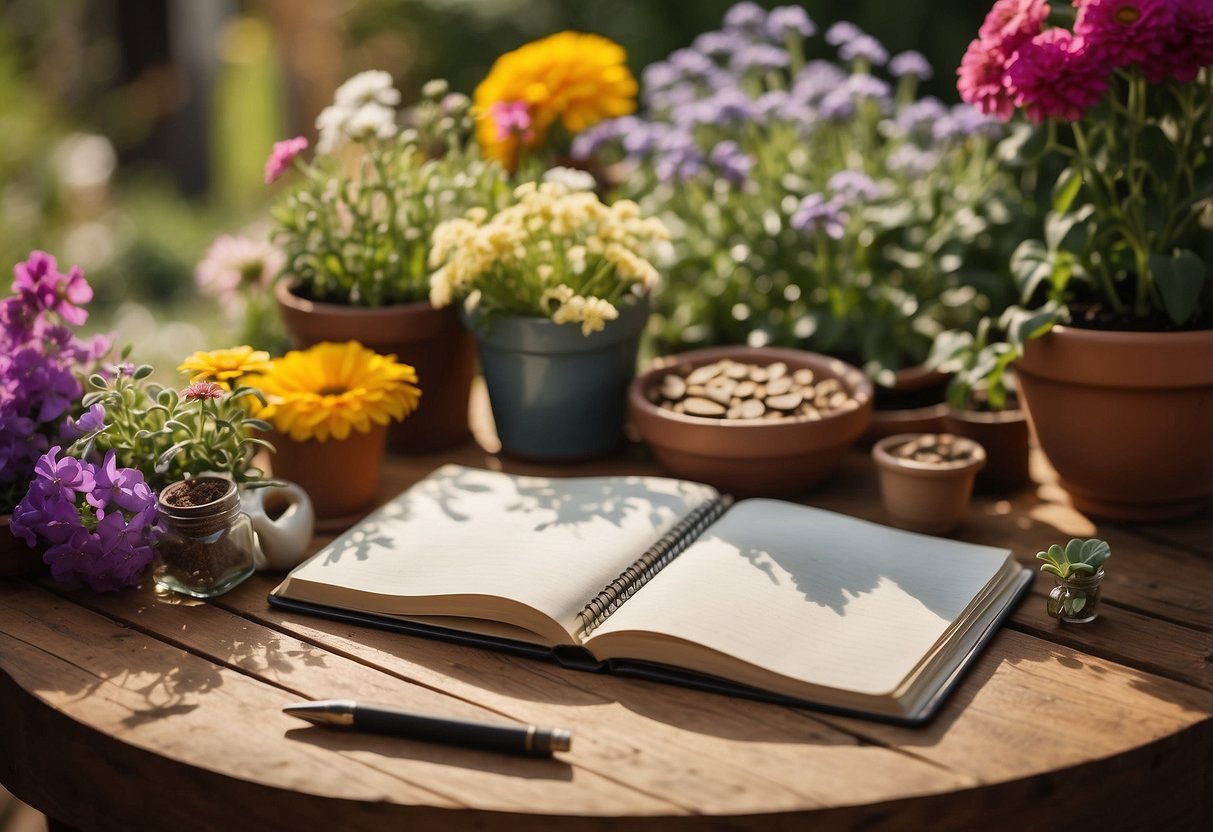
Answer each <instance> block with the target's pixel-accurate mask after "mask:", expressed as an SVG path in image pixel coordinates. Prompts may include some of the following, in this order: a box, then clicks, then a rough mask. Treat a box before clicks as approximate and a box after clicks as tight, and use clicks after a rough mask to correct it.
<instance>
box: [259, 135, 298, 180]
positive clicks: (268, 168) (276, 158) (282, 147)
mask: <svg viewBox="0 0 1213 832" xmlns="http://www.w3.org/2000/svg"><path fill="white" fill-rule="evenodd" d="M304 150H307V139H306V138H304V137H303V136H296V137H295V138H293V139H284V140H283V141H280V142H277V143H275V144H274V149H273V150H271V151H270V157H269V158H268V159H266V160H265V184H267V185H269V184H271V183H273V182H276V181H278V177H280V176H282V174H284V173H286V169H287V168H289V167H290V166H291V162H293V161H295V157H296V156H298V155H299V154H300V153H302V152H303V151H304Z"/></svg>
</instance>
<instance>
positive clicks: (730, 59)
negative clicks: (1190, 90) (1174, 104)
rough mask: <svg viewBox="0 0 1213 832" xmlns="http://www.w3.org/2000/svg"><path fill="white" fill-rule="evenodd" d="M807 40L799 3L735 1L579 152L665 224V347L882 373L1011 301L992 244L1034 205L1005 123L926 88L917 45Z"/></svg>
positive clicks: (659, 340) (590, 134)
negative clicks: (743, 346)
mask: <svg viewBox="0 0 1213 832" xmlns="http://www.w3.org/2000/svg"><path fill="white" fill-rule="evenodd" d="M817 34H818V31H817V26H816V24H814V22H813V21H812V20H810V19H809V17H808V16H807V14H806V13H805V12H804V10H803V9H802V8H799V7H794V6H785V7H780V8H776V9H773V10H771V11H770V12H767V11H765V10H763V9H761V8H760V7H758V6H757V5H756V4H754V3H748V2H743V3H739V4H738V5H736V6H734V7H733V8H732V9H730V10H729V12H728V13H727V14H726V16H725V20H724V28H723V29H722V30H721V31H716V32H708V33H705V34H702V35H700V36H699V37H698V38H697V39H696V40H695V42H694V44H693V45H692V47H690V48H687V49H681V50H678V51H676V52H674V53H673V54H671V55H670V56H669V57H668V58H667V59H666V60H664V61H661V62H658V63H655V64H653V65H651V66H649V67H648V68H646V70H645V71H644V74H643V79H642V80H643V95H642V109H643V112H642V114H641V115H639V116H635V117H630V116H629V117H624V118H620V119H614V120H611V121H606V122H603V123H602V124H599V125H596V126H594V127H591V128H589V129H588V130H587V131H585V132H584V133H582V134H581V135H580V136H579V137H578V138H577V139H576V140H575V141H574V156H575V157H581V158H585V159H587V160H592V161H593V162H594V164H596V165H599V166H607V170H608V172H609V174H610V175H608V177H607V178H608V180H609V182H610V183H611V184H614V185H615V188H614V191H613V192H614V193H616V194H617V195H619V196H623V197H630V198H635V199H637V201H639V202H640V203H641V205H642V206H643V207H644V208H645V209H646V210H648V211H651V212H653V213H657V214H658V215H660V216H661V217H662V219H664V220H665V221H666V223H667V224H668V225H669V226H670V229H671V233H672V244H671V246H670V248H669V249H668V251H667V256H666V258H665V259H664V260H663V261H662V262H661V264H660V265H661V267H662V271H663V273H664V275H665V276H666V279H665V281H664V283H663V286H662V289H661V291H660V292H659V293H657V295H656V296H655V302H656V311H657V314H656V315H655V316H654V318H655V321H654V328H655V332H656V345H657V349H658V350H659V351H661V352H666V351H677V350H680V349H684V348H686V347H690V346H699V345H707V344H719V343H747V344H750V345H755V346H761V345H766V344H771V345H785V346H794V347H799V348H802V349H807V350H813V351H816V352H824V353H828V354H832V355H835V356H839V357H842V358H844V359H846V360H849V361H851V362H852V363H855V364H856V365H859V366H861V367H862V368H863V369H864V370H865V371H866V372H867V373H868V374H869V375H871V376H873V377H874V378H876V379H877V380H878V381H880V382H882V383H886V384H887V383H891V381H892V374H893V373H894V372H895V371H896V370H898V369H900V368H903V367H908V366H913V365H917V364H920V363H921V362H922V361H923V360H924V359H925V358H926V356H927V353H928V351H929V349H930V346H931V342H932V339H933V338H934V337H935V335H936V334H937V333H938V332H940V331H942V330H945V329H949V328H962V329H968V330H971V329H972V328H973V327H975V326H976V323H977V321H978V320H979V319H980V317H982V316H983V315H989V314H993V315H997V314H998V313H999V312H1001V311H1002V309H1004V308H1005V307H1006V306H1007V305H1008V304H1009V303H1010V302H1011V301H1012V300H1013V299H1014V288H1013V285H1012V284H1011V282H1010V278H1009V276H1008V275H1007V274H1006V273H1005V268H1006V266H1005V264H1006V258H1007V255H1009V252H1010V245H1008V246H1007V251H1006V252H1001V251H1000V246H1002V245H1004V244H1006V243H1007V242H1008V241H1010V240H1013V239H1017V235H1016V234H1015V233H1014V231H1011V232H1009V233H1008V232H1007V229H1008V228H1013V227H1014V226H1015V224H1016V223H1017V222H1019V221H1020V220H1021V219H1023V217H1024V211H1025V208H1024V204H1023V200H1022V196H1021V193H1020V192H1019V190H1018V189H1016V188H1015V187H1013V184H1014V181H1013V179H1012V177H1011V174H1010V173H1009V172H1008V171H1007V170H1005V169H1004V168H1003V167H1002V165H1001V164H1000V162H999V158H998V156H997V153H996V150H995V146H996V141H997V139H998V138H999V137H1000V136H1001V134H1002V132H1003V131H1002V128H1001V127H1000V126H999V125H998V124H997V123H996V122H995V121H994V120H993V119H991V118H989V117H987V116H984V115H982V114H981V113H979V112H978V111H977V110H976V109H974V108H972V107H971V106H969V105H959V106H956V107H948V106H946V105H945V104H944V103H943V102H941V101H939V100H937V99H935V98H931V97H920V96H919V94H918V83H919V81H920V80H921V79H924V78H928V77H930V74H931V68H930V66H929V65H928V64H927V62H926V60H925V59H924V58H923V57H922V56H921V55H919V54H918V53H915V52H906V53H902V54H900V55H897V56H894V57H892V58H890V56H889V55H888V53H887V51H886V50H885V49H884V47H883V46H882V45H881V44H880V43H879V42H877V41H876V40H875V39H874V38H873V37H871V36H870V35H868V34H866V33H864V32H862V31H861V30H859V29H858V27H856V26H854V25H853V24H850V23H846V22H840V23H836V24H834V25H833V26H831V27H829V29H828V30H827V31H826V32H825V33H824V37H817ZM822 41H824V43H822Z"/></svg>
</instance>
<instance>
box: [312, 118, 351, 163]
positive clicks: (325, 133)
mask: <svg viewBox="0 0 1213 832" xmlns="http://www.w3.org/2000/svg"><path fill="white" fill-rule="evenodd" d="M350 114H351V111H350V110H349V109H347V108H345V107H338V106H331V107H325V108H324V109H323V110H321V111H320V115H318V116H316V130H318V131H319V133H320V135H319V136H318V137H317V139H316V152H317V153H323V154H329V153H333V152H335V151H336V150H337V149H338V148H340V147H341V145H343V144H345V125H346V122H348V121H349V120H350Z"/></svg>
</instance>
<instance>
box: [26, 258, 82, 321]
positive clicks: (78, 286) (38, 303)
mask: <svg viewBox="0 0 1213 832" xmlns="http://www.w3.org/2000/svg"><path fill="white" fill-rule="evenodd" d="M13 276H14V277H15V278H16V280H14V281H13V289H14V290H15V291H16V292H17V293H18V294H19V295H20V297H21V301H22V303H25V304H27V305H28V306H29V307H30V308H31V309H36V310H46V311H49V312H55V313H57V314H58V315H59V316H60V317H61V318H63V320H65V321H67V322H68V323H69V324H72V325H73V326H80V325H81V324H83V323H84V322H85V321H87V320H88V311H87V310H86V309H84V308H83V305H84V304H86V303H88V302H89V301H90V300H92V299H93V289H92V287H91V286H89V285H88V281H87V280H85V279H84V272H82V271H81V270H80V267H79V266H72V270H71V271H70V272H68V273H67V274H62V273H60V271H59V265H58V263H57V262H56V261H55V258H54V257H53V256H52V255H50V254H47V253H46V252H45V251H34V252H30V256H29V257H28V258H27V259H26V261H25V262H24V263H18V264H17V265H16V266H14V267H13Z"/></svg>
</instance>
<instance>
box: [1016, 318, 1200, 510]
mask: <svg viewBox="0 0 1213 832" xmlns="http://www.w3.org/2000/svg"><path fill="white" fill-rule="evenodd" d="M1015 370H1016V378H1017V379H1018V382H1019V387H1020V395H1021V396H1022V397H1023V400H1024V405H1025V407H1026V408H1027V411H1028V414H1029V416H1030V418H1031V419H1032V423H1033V426H1034V427H1035V429H1036V435H1037V439H1038V441H1039V442H1040V447H1041V449H1042V450H1043V451H1044V453H1045V455H1046V456H1047V457H1048V458H1049V462H1050V463H1052V465H1053V467H1054V468H1055V469H1057V474H1058V479H1059V480H1060V482H1061V485H1062V486H1063V487H1064V488H1065V489H1066V490H1067V491H1068V492H1069V493H1070V498H1071V500H1072V501H1073V503H1074V506H1075V507H1076V508H1078V509H1079V510H1080V511H1082V512H1084V513H1086V514H1090V515H1094V516H1098V517H1107V518H1112V519H1118V520H1166V519H1171V518H1176V517H1183V516H1186V515H1189V514H1194V513H1196V512H1198V511H1201V510H1203V509H1207V508H1208V506H1209V501H1210V498H1213V441H1210V434H1209V428H1210V425H1213V330H1204V331H1199V332H1167V333H1151V332H1105V331H1097V330H1085V329H1076V328H1073V327H1066V326H1056V327H1054V328H1053V329H1052V331H1051V332H1049V333H1048V334H1047V335H1045V336H1043V337H1042V338H1037V339H1033V340H1030V341H1028V342H1027V343H1026V344H1025V345H1024V355H1023V357H1022V358H1021V359H1020V360H1019V361H1017V362H1016V364H1015Z"/></svg>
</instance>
